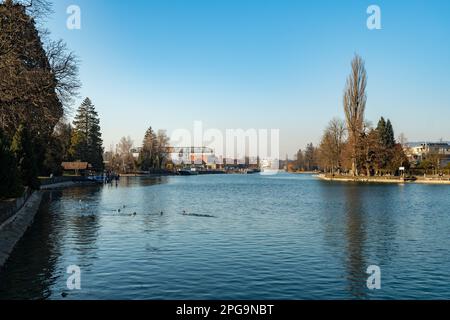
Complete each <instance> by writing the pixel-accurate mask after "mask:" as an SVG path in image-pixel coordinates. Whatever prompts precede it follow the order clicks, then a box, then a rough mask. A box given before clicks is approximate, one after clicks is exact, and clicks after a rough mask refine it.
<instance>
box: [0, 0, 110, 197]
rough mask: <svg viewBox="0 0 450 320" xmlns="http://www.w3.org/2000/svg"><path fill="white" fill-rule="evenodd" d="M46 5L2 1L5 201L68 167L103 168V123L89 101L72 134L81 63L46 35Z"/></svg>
mask: <svg viewBox="0 0 450 320" xmlns="http://www.w3.org/2000/svg"><path fill="white" fill-rule="evenodd" d="M50 12H51V5H50V3H49V2H48V1H46V0H34V1H32V0H29V1H26V0H4V1H0V181H2V183H1V184H0V198H8V197H15V196H18V195H20V194H21V193H22V192H23V188H24V187H29V188H32V189H37V188H39V180H38V176H40V175H42V176H48V175H50V174H61V162H62V161H64V160H71V159H73V160H78V159H79V160H86V161H89V162H90V163H92V164H93V165H94V167H95V168H98V169H101V168H102V166H103V160H102V153H103V151H102V149H101V148H102V147H101V143H102V142H101V135H100V126H99V120H98V115H97V114H96V112H95V109H94V108H93V106H92V103H91V102H90V100H89V99H86V100H85V101H84V102H83V104H82V106H81V107H80V108H81V109H82V110H80V109H79V110H78V114H77V117H76V118H75V121H74V126H73V127H72V126H71V125H70V124H68V123H67V121H66V120H65V115H66V114H67V111H68V110H69V109H70V107H71V105H72V104H73V101H74V98H75V97H77V95H78V92H79V89H80V88H81V82H80V81H79V77H78V69H79V60H78V58H77V57H76V55H75V54H74V53H73V52H71V51H70V50H69V49H68V48H67V46H66V44H65V43H64V41H62V40H56V41H55V40H52V39H51V37H50V33H49V32H48V30H46V29H45V28H44V22H45V18H46V15H47V14H48V13H50Z"/></svg>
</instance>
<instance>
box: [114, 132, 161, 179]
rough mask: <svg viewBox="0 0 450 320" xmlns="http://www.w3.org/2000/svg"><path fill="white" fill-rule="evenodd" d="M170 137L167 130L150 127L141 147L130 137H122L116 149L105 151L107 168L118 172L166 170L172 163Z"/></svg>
mask: <svg viewBox="0 0 450 320" xmlns="http://www.w3.org/2000/svg"><path fill="white" fill-rule="evenodd" d="M169 154H170V139H169V137H168V136H167V133H166V131H165V130H158V131H157V132H155V131H154V130H153V128H152V127H149V128H148V129H147V131H146V132H145V135H144V139H143V141H142V144H141V146H140V148H135V147H134V141H133V140H131V138H130V137H122V138H121V139H120V142H119V144H118V145H117V146H116V148H115V149H114V148H113V147H112V146H111V148H110V150H109V151H108V152H106V153H105V161H106V162H107V169H108V170H110V171H114V172H117V173H135V172H138V171H143V172H149V171H155V170H164V169H166V168H167V165H168V164H170V158H169Z"/></svg>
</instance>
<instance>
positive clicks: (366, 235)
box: [0, 174, 450, 299]
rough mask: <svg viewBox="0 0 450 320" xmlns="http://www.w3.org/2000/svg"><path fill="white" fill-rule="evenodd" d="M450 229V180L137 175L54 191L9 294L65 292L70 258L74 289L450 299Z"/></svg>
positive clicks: (92, 295)
mask: <svg viewBox="0 0 450 320" xmlns="http://www.w3.org/2000/svg"><path fill="white" fill-rule="evenodd" d="M124 206H125V208H124ZM118 209H121V212H120V213H119V212H118ZM183 210H185V211H186V212H187V213H189V214H193V215H190V216H186V215H183V214H182V212H183ZM161 211H162V212H163V215H161V214H160V212H161ZM134 212H136V215H135V216H133V213H134ZM449 233H450V186H432V185H404V186H400V185H364V184H342V183H329V182H324V181H320V180H317V179H316V178H314V177H313V176H310V175H288V174H280V175H277V176H260V175H248V176H245V175H224V176H194V177H162V178H128V179H123V180H122V181H121V182H120V184H119V186H117V187H116V186H113V187H111V186H108V187H89V188H85V187H83V188H73V189H67V190H62V191H55V192H51V193H48V194H47V196H46V200H45V201H43V203H42V205H41V210H40V212H39V213H38V216H37V218H36V221H35V223H34V225H33V226H32V228H31V229H30V230H29V232H28V233H27V234H26V236H25V237H24V238H23V239H22V240H21V241H20V243H19V245H18V247H17V248H16V250H15V251H14V253H13V255H12V256H11V258H10V260H9V261H8V263H7V265H6V266H5V268H4V269H3V271H2V272H1V273H0V299H19V298H21V299H23V298H25V299H42V298H45V299H63V298H62V296H61V293H63V292H68V290H67V287H66V281H67V277H68V276H69V275H68V274H67V273H66V271H67V270H66V269H67V267H68V266H70V265H78V266H79V267H80V268H81V271H82V275H81V281H82V284H81V286H82V289H81V290H80V291H71V292H68V293H69V295H68V296H67V297H66V298H65V299H450V255H449V251H450V236H449ZM370 265H378V266H380V268H381V272H382V288H381V290H377V291H370V290H368V289H367V286H366V279H367V277H368V275H367V274H366V269H367V267H368V266H370Z"/></svg>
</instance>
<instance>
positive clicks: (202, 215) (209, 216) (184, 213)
mask: <svg viewBox="0 0 450 320" xmlns="http://www.w3.org/2000/svg"><path fill="white" fill-rule="evenodd" d="M79 202H80V205H81V204H82V203H83V201H82V200H80V201H79ZM125 209H126V205H123V206H122V208H120V209H117V210H114V212H117V213H119V214H122V212H123V211H125ZM136 215H137V212H136V211H134V212H133V213H132V214H129V216H133V217H135V216H136ZM158 215H160V216H163V215H164V211H161V212H160V213H159V214H158ZM181 215H183V216H191V217H201V218H215V216H212V215H209V214H196V213H188V212H187V211H186V210H183V211H182V212H181Z"/></svg>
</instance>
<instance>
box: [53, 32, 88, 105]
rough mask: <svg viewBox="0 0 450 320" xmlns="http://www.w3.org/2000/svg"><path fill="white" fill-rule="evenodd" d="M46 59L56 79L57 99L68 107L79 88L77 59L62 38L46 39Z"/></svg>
mask: <svg viewBox="0 0 450 320" xmlns="http://www.w3.org/2000/svg"><path fill="white" fill-rule="evenodd" d="M45 50H46V52H47V57H48V61H49V64H50V67H51V70H52V73H53V76H54V77H55V81H56V88H55V90H56V93H57V95H58V98H59V100H60V101H61V103H62V104H63V106H65V107H66V108H68V107H69V106H70V105H71V104H72V103H73V98H74V97H76V96H77V95H78V92H79V89H80V88H81V82H80V80H79V67H78V66H79V63H80V61H79V59H78V57H77V56H76V55H75V54H74V53H73V52H72V51H69V50H68V48H67V45H66V43H65V42H64V41H63V40H58V41H51V40H50V41H48V42H47V43H46V46H45Z"/></svg>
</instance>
